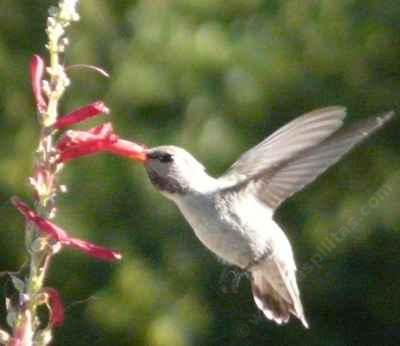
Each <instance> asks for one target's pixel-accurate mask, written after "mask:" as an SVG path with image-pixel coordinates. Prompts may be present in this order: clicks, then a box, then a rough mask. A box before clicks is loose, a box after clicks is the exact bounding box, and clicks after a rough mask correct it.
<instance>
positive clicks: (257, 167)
mask: <svg viewBox="0 0 400 346" xmlns="http://www.w3.org/2000/svg"><path fill="white" fill-rule="evenodd" d="M345 116H346V108H344V107H341V106H332V107H326V108H321V109H317V110H314V111H312V112H309V113H306V114H304V115H302V116H300V117H298V118H296V119H294V120H292V121H291V122H289V123H288V124H286V125H285V126H283V127H281V128H279V129H278V130H276V131H275V132H274V133H272V134H271V135H270V136H268V137H267V138H266V139H264V140H263V141H262V142H261V143H259V144H257V145H256V146H255V147H253V148H251V149H250V150H248V151H246V152H245V153H244V154H242V155H241V156H240V158H239V159H238V160H237V161H236V162H235V163H234V164H233V165H232V166H231V168H230V169H229V170H228V172H226V174H225V175H226V176H228V175H230V174H232V175H239V176H240V175H243V176H244V177H249V176H253V175H257V174H259V173H260V171H264V170H265V169H266V168H269V167H274V166H276V165H278V164H279V163H281V162H282V161H286V160H288V159H290V158H292V157H293V156H295V155H296V154H298V153H299V152H301V151H303V150H305V149H307V148H311V147H313V146H315V145H317V144H319V143H321V142H322V141H323V140H324V139H326V138H327V137H329V136H330V135H331V134H332V133H333V132H335V131H336V130H337V129H339V128H340V127H341V126H342V125H343V119H344V117H345Z"/></svg>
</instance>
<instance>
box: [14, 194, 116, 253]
mask: <svg viewBox="0 0 400 346" xmlns="http://www.w3.org/2000/svg"><path fill="white" fill-rule="evenodd" d="M11 202H12V204H13V205H14V206H15V207H16V208H17V209H18V211H19V212H20V213H21V214H22V215H23V216H24V217H25V218H26V219H27V220H28V221H30V222H32V223H33V224H34V225H35V226H36V227H37V229H38V230H39V232H41V233H43V234H45V235H47V236H48V237H50V238H52V239H53V240H55V241H58V242H60V243H61V244H62V245H64V246H69V247H72V248H75V249H78V250H80V251H81V252H83V253H85V254H86V255H89V256H92V257H96V258H98V259H101V260H104V261H116V260H120V259H121V258H122V255H121V254H120V253H119V252H116V251H112V250H110V249H108V248H105V247H102V246H98V245H95V244H92V243H89V242H87V241H84V240H81V239H77V238H73V237H71V236H69V235H68V233H67V232H66V231H64V230H63V229H62V228H60V227H59V226H57V225H56V224H54V223H52V222H51V221H49V220H47V219H45V218H43V217H42V216H40V215H38V214H37V213H36V212H35V211H34V210H32V209H31V208H29V206H28V205H27V204H26V203H24V202H22V201H21V200H20V199H19V198H18V197H13V198H12V199H11Z"/></svg>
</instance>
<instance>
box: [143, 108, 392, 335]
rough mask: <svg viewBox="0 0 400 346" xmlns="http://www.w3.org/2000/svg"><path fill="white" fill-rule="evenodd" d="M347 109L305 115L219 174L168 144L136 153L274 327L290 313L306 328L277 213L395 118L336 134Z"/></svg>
mask: <svg viewBox="0 0 400 346" xmlns="http://www.w3.org/2000/svg"><path fill="white" fill-rule="evenodd" d="M345 116H346V109H345V108H344V107H341V106H332V107H326V108H321V109H317V110H314V111H312V112H309V113H306V114H304V115H302V116H300V117H298V118H296V119H294V120H292V121H291V122H289V123H288V124H286V125H285V126H283V127H281V128H280V129H278V130H276V131H275V132H273V133H272V134H271V135H270V136H269V137H267V138H266V139H265V140H263V141H262V142H261V143H259V144H258V145H256V146H255V147H253V148H251V149H250V150H248V151H246V152H245V153H244V154H242V155H241V156H240V157H239V159H238V160H237V161H236V162H235V163H234V164H233V165H232V166H231V167H230V168H229V169H228V170H227V171H226V173H225V174H223V175H222V176H220V177H218V178H215V177H212V176H210V175H209V174H207V172H206V169H205V167H204V166H203V165H202V164H201V163H200V162H199V161H197V160H196V159H195V158H194V157H193V156H192V155H191V154H190V153H189V152H187V151H186V150H184V149H182V148H179V147H176V146H172V145H165V146H158V147H154V148H150V149H144V153H143V155H138V156H137V158H136V159H137V160H138V161H140V162H141V163H142V164H143V165H144V167H145V169H146V171H147V174H148V177H149V179H150V181H151V183H152V184H153V185H154V187H155V188H156V189H157V190H158V191H160V192H161V193H162V194H163V195H164V196H165V197H167V198H168V199H170V200H172V201H173V202H174V203H175V204H176V206H177V207H178V209H179V210H180V212H181V213H182V214H183V216H184V217H185V219H186V220H187V222H188V223H189V224H190V226H191V227H192V229H193V231H194V233H195V234H196V236H197V237H198V239H199V240H200V242H201V243H202V244H203V245H204V246H205V247H206V248H208V249H209V250H211V252H212V253H214V254H215V255H216V256H217V257H218V258H219V259H221V260H222V261H223V262H224V263H227V264H230V265H234V266H236V267H238V268H240V269H241V270H242V271H244V272H246V273H248V274H249V275H248V276H249V278H250V283H251V290H252V294H253V298H254V302H255V305H256V306H257V307H258V309H260V310H261V311H262V313H263V314H264V316H265V317H266V318H267V319H269V320H272V321H274V322H276V323H277V324H279V325H281V324H286V323H287V322H288V321H289V319H290V317H291V316H292V315H293V316H295V317H296V318H298V319H299V320H300V321H301V323H302V324H303V326H304V327H305V328H308V323H307V320H306V317H305V314H304V310H303V306H302V303H301V299H300V293H299V288H298V285H297V280H296V263H295V260H294V255H293V250H292V247H291V245H290V242H289V240H288V238H287V236H286V234H285V232H284V231H283V230H282V228H281V227H280V226H279V225H278V223H277V222H276V221H275V220H274V214H275V212H276V210H277V208H278V207H279V206H280V205H281V204H282V203H283V202H284V201H286V200H287V199H288V198H289V197H291V196H292V195H293V194H294V193H296V192H298V191H300V190H301V189H303V188H304V187H305V186H306V185H308V184H309V183H311V182H312V181H313V180H315V179H316V178H317V177H318V176H319V175H320V174H321V173H323V172H324V171H325V170H326V169H327V168H328V167H330V166H331V165H333V164H334V163H335V162H337V161H338V160H339V159H340V158H341V157H342V156H343V155H344V154H346V153H347V152H348V151H350V149H352V148H353V147H354V146H355V145H356V144H358V143H359V142H361V141H362V140H363V139H365V138H366V137H368V136H369V135H370V134H372V133H373V132H375V131H376V130H378V129H379V128H381V127H382V126H383V125H384V124H385V123H387V122H388V121H389V120H390V119H391V118H393V116H394V112H393V111H390V112H387V113H384V114H382V115H381V116H375V117H370V118H367V119H364V120H361V121H359V122H357V123H355V124H354V125H352V126H350V127H348V128H344V129H343V128H341V127H342V124H343V120H344V118H345Z"/></svg>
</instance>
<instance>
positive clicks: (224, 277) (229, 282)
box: [219, 267, 248, 293]
mask: <svg viewBox="0 0 400 346" xmlns="http://www.w3.org/2000/svg"><path fill="white" fill-rule="evenodd" d="M244 276H246V277H248V272H246V271H243V270H242V269H240V268H238V267H225V268H224V269H223V271H222V273H221V276H220V279H219V282H220V285H221V291H222V292H223V293H237V292H238V289H239V284H240V281H241V280H242V278H243V277H244Z"/></svg>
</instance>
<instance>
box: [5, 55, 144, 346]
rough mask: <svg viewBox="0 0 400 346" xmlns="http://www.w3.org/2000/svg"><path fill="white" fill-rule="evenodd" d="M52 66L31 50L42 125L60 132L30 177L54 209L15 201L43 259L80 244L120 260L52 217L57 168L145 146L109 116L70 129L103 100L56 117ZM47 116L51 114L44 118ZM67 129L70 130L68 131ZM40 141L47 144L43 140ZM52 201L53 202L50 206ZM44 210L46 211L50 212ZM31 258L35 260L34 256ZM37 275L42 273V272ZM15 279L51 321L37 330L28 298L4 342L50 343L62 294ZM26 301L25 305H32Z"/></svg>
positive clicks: (134, 154) (134, 152) (135, 152)
mask: <svg viewBox="0 0 400 346" xmlns="http://www.w3.org/2000/svg"><path fill="white" fill-rule="evenodd" d="M49 69H50V68H49V67H46V64H45V62H44V61H43V59H42V58H41V57H40V56H38V55H35V56H33V58H32V60H31V64H30V77H31V83H32V91H33V96H34V99H35V104H36V108H37V111H38V113H39V114H40V115H41V116H42V119H43V121H42V124H43V126H44V128H45V129H47V132H44V133H51V136H56V137H55V142H53V143H54V145H52V149H51V150H50V151H47V152H46V154H45V155H43V157H44V159H39V160H38V161H37V162H36V167H35V173H34V175H33V177H32V178H30V182H31V184H32V186H33V187H34V190H35V197H36V199H37V203H38V205H44V206H46V205H47V210H50V215H49V213H48V212H44V213H42V210H41V209H40V208H38V210H39V211H40V212H38V211H35V210H34V209H33V208H30V207H29V206H28V204H27V203H25V202H23V201H22V200H20V199H19V198H18V197H13V198H12V199H11V202H12V204H13V205H14V206H15V208H16V209H17V210H18V211H19V212H20V213H21V214H22V215H23V216H24V217H25V219H26V222H27V225H28V226H27V227H26V230H27V231H26V232H27V236H28V239H31V240H32V241H31V246H33V247H32V249H33V250H32V251H34V252H35V251H36V252H38V253H40V252H43V254H44V257H43V259H46V258H48V259H50V257H51V256H52V255H53V254H55V253H57V252H58V251H59V250H60V249H62V248H64V247H68V248H72V249H76V250H79V251H81V252H82V253H84V254H86V255H88V256H91V257H94V258H97V259H99V260H103V261H117V260H120V259H121V258H122V255H121V253H119V252H116V251H113V250H111V249H108V248H106V247H103V246H99V245H96V244H93V243H91V242H88V241H86V240H82V239H78V238H75V237H73V236H71V235H70V234H69V233H68V232H67V231H65V230H64V229H62V228H61V227H60V226H58V225H56V224H55V223H54V222H52V221H50V219H51V217H52V216H51V210H54V207H53V203H54V201H53V200H54V197H55V192H56V191H57V188H56V173H58V172H60V170H61V169H62V168H63V167H64V166H65V164H66V163H68V162H69V161H71V160H74V159H77V158H79V157H82V156H87V155H93V154H97V153H102V152H107V153H112V154H114V155H119V156H123V157H126V158H129V159H135V160H139V161H145V160H146V149H145V147H144V146H142V145H139V144H136V143H134V142H130V141H127V140H124V139H121V138H120V137H119V136H118V135H117V134H116V133H115V132H114V130H113V127H112V124H111V123H110V122H106V123H103V124H101V125H98V126H96V127H94V128H91V129H89V130H87V131H77V130H71V129H68V128H69V127H70V126H73V125H75V124H77V123H81V122H83V121H85V120H87V119H89V118H93V117H96V116H100V115H106V114H109V109H108V108H107V107H106V105H105V104H104V103H103V102H102V101H96V102H93V103H90V104H88V105H85V106H83V107H80V108H78V109H76V110H74V111H72V112H70V113H68V114H66V115H63V116H60V117H56V118H55V119H54V116H50V113H52V111H51V108H52V107H54V106H52V101H51V100H52V97H51V95H52V90H50V87H49V82H48V81H45V80H44V79H43V75H44V72H45V71H49ZM49 73H50V72H49ZM46 116H47V118H46ZM46 119H53V120H52V121H48V120H47V121H46ZM66 129H68V130H66ZM64 130H66V131H65V132H64ZM59 131H61V135H57V133H58V132H59ZM43 140H46V138H45V137H44V139H43ZM43 143H45V142H43ZM41 147H45V146H43V145H42V146H41ZM49 201H50V202H49ZM48 203H51V204H50V206H49V205H48ZM43 215H47V217H45V216H43ZM29 233H31V234H29ZM33 244H34V245H33ZM38 256H39V257H37V258H42V257H40V255H38ZM46 256H47V257H46ZM33 262H36V261H35V260H34V261H33ZM42 266H43V267H41V268H38V269H37V270H36V269H34V271H35V272H37V273H44V272H45V271H46V264H43V265H42ZM37 275H39V276H40V275H44V274H37ZM42 281H43V279H40V282H42ZM13 282H17V283H18V282H19V283H21V284H18V285H19V287H17V286H18V285H17V286H16V288H17V290H18V291H19V292H20V294H22V295H26V297H27V298H25V299H26V302H28V301H29V302H30V303H29V304H30V305H32V304H33V305H32V306H39V305H43V304H44V305H46V306H47V308H48V310H49V323H48V326H47V327H46V328H45V329H43V330H41V332H40V333H39V332H37V333H35V332H34V329H35V328H34V327H33V317H32V316H33V315H32V311H30V310H29V309H24V308H23V306H24V304H25V303H22V305H21V306H22V309H21V312H20V313H19V315H18V319H17V320H16V322H15V328H14V335H13V336H9V335H8V333H6V332H5V331H1V330H0V332H1V335H0V344H2V343H3V342H6V343H7V345H13V346H17V345H21V346H22V345H31V344H32V340H33V339H35V340H39V339H40V340H41V339H43V340H45V341H43V342H42V343H40V344H43V345H45V344H48V342H50V339H51V327H57V326H60V325H61V324H62V323H63V321H64V309H63V304H62V301H61V298H60V294H59V293H58V291H57V290H56V289H54V288H50V287H47V288H46V287H44V288H43V287H42V284H40V285H39V286H37V287H36V286H34V287H36V288H35V289H32V287H31V288H29V284H28V283H27V284H26V285H25V284H24V283H23V282H22V281H21V280H20V279H19V278H16V277H13ZM14 285H15V284H14ZM20 304H21V303H20ZM27 304H28V303H27ZM27 304H25V305H26V306H28V305H27ZM34 309H35V308H34ZM46 333H47V334H46ZM34 334H35V335H34ZM5 340H6V341H5Z"/></svg>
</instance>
